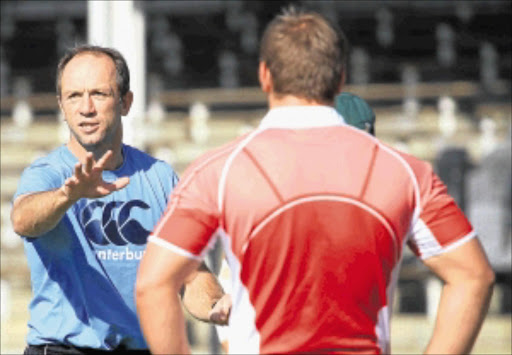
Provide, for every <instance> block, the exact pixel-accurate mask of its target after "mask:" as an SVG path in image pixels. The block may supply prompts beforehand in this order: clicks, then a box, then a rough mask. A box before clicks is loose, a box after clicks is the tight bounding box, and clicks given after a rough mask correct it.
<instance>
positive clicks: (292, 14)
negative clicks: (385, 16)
mask: <svg viewBox="0 0 512 355" xmlns="http://www.w3.org/2000/svg"><path fill="white" fill-rule="evenodd" d="M347 51H348V42H347V39H346V37H345V35H344V33H343V32H342V31H341V29H339V28H337V26H336V25H335V24H332V23H330V22H329V21H328V20H327V19H326V18H325V17H323V16H322V15H320V14H318V13H315V12H304V11H302V10H297V9H296V8H294V7H289V8H286V9H284V11H283V12H282V14H281V15H278V16H277V17H276V18H274V19H273V20H272V21H271V22H270V23H269V25H268V26H267V28H266V29H265V32H264V33H263V37H262V39H261V44H260V61H262V62H265V63H266V65H267V67H268V68H269V70H270V74H271V75H272V81H273V89H274V92H275V94H276V95H294V96H298V97H302V98H306V99H309V100H315V101H319V102H331V101H332V100H334V97H335V96H336V94H337V91H338V89H339V86H340V84H341V80H342V79H341V78H342V75H343V72H344V71H345V62H346V57H347Z"/></svg>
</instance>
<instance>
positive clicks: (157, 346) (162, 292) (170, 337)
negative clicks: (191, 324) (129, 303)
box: [137, 284, 190, 354]
mask: <svg viewBox="0 0 512 355" xmlns="http://www.w3.org/2000/svg"><path fill="white" fill-rule="evenodd" d="M137 311H138V314H139V320H140V324H141V327H142V331H143V333H144V337H145V339H146V341H147V343H148V345H149V348H150V350H151V353H153V354H189V353H190V349H189V345H188V341H187V335H186V330H185V319H184V316H183V310H182V308H181V303H180V300H179V296H178V293H177V292H176V290H174V289H173V288H172V286H170V285H164V284H161V285H158V286H153V287H150V288H146V289H139V290H138V292H137Z"/></svg>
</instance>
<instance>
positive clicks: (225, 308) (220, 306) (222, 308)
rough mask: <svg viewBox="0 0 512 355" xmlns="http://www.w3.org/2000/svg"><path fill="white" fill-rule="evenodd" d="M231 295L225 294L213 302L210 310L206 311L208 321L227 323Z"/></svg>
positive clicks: (219, 323) (220, 323)
mask: <svg viewBox="0 0 512 355" xmlns="http://www.w3.org/2000/svg"><path fill="white" fill-rule="evenodd" d="M231 303H232V302H231V295H230V294H225V295H224V296H222V298H221V299H220V300H218V301H217V303H215V306H213V308H212V310H211V311H210V312H209V313H208V318H209V319H210V322H212V323H215V324H218V325H228V324H229V314H230V313H231Z"/></svg>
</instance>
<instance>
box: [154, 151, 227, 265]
mask: <svg viewBox="0 0 512 355" xmlns="http://www.w3.org/2000/svg"><path fill="white" fill-rule="evenodd" d="M217 182H218V176H217V174H216V173H215V170H214V169H212V168H211V166H209V165H208V161H204V160H200V161H198V162H196V163H194V164H192V165H191V166H190V167H189V168H188V169H187V170H186V171H185V174H184V175H183V177H182V179H181V180H180V182H179V183H178V185H177V186H176V188H175V189H174V191H173V192H172V193H171V198H170V201H169V203H168V205H167V209H166V211H165V213H164V215H163V216H162V218H161V219H160V221H159V222H158V224H157V225H156V226H155V228H154V229H153V232H152V233H151V234H150V236H149V239H148V241H149V242H152V243H156V244H158V245H160V246H161V247H164V248H167V249H170V250H172V251H174V252H177V253H178V254H181V255H184V256H187V257H190V258H193V259H198V260H202V259H203V258H204V256H205V254H206V253H207V251H208V250H209V249H210V247H211V246H213V243H214V242H215V238H214V236H215V231H216V230H217V227H218V218H219V213H218V207H217V198H216V196H217V191H216V190H217V186H218V183H217Z"/></svg>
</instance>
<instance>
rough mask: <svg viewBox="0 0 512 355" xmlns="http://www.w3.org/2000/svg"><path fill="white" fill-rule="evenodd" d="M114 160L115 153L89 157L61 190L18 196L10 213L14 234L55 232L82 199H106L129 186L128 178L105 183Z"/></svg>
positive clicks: (35, 235)
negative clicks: (61, 221)
mask: <svg viewBox="0 0 512 355" xmlns="http://www.w3.org/2000/svg"><path fill="white" fill-rule="evenodd" d="M111 157H112V152H111V151H108V152H107V153H105V155H103V157H101V158H100V159H99V160H98V162H94V160H93V156H92V153H89V154H88V155H87V157H86V160H85V163H84V164H81V163H77V164H76V165H75V174H74V175H73V176H71V177H70V178H68V179H67V180H66V181H65V182H64V184H63V185H62V186H61V187H60V188H58V189H54V190H50V191H44V192H37V193H33V194H25V195H21V196H18V198H16V200H15V201H14V205H13V208H12V212H11V220H12V224H13V228H14V231H15V232H16V233H17V234H19V235H23V236H27V237H38V236H40V235H42V234H44V233H46V232H48V231H49V230H51V229H53V228H54V227H55V226H56V225H57V223H59V221H60V220H61V219H62V217H63V216H64V214H65V213H66V211H67V210H68V208H69V207H71V206H72V205H73V204H74V203H75V202H76V201H78V200H79V199H80V198H83V197H85V198H97V197H102V196H106V195H108V194H110V193H112V192H114V191H116V190H119V189H122V188H124V187H125V186H126V185H128V183H129V181H130V180H129V178H127V177H125V178H121V179H118V180H116V181H115V182H113V183H106V182H105V181H103V178H102V172H103V169H104V167H105V165H106V163H107V162H108V160H109V159H110V158H111Z"/></svg>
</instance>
